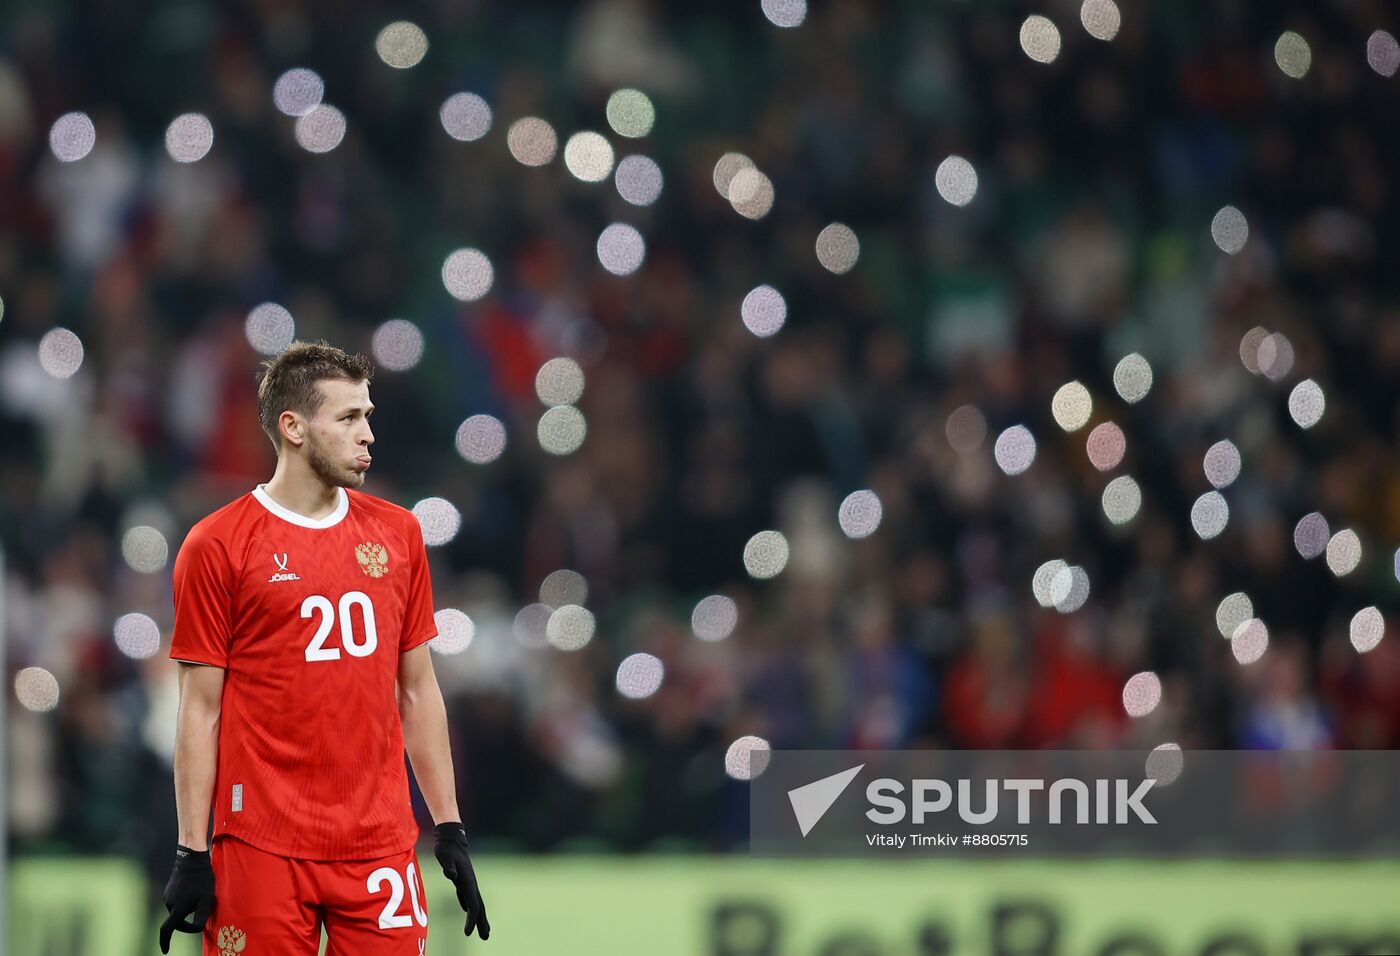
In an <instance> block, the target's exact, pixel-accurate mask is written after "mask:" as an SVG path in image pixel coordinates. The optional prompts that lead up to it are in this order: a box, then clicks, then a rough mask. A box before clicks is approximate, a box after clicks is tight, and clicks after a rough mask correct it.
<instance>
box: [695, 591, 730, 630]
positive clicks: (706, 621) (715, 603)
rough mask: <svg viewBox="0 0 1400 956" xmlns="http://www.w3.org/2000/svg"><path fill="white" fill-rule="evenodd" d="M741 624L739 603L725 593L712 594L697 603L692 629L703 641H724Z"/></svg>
mask: <svg viewBox="0 0 1400 956" xmlns="http://www.w3.org/2000/svg"><path fill="white" fill-rule="evenodd" d="M738 624H739V605H737V604H735V603H734V600H733V598H728V597H725V596H724V595H723V594H711V595H709V596H707V597H703V598H701V599H700V600H699V601H697V602H696V603H695V608H694V609H693V610H692V611H691V612H690V631H691V633H692V634H694V635H695V636H696V637H698V638H699V639H700V640H702V641H710V642H714V641H722V640H724V639H725V638H726V637H728V636H729V635H730V634H733V633H734V628H735V627H736V626H738Z"/></svg>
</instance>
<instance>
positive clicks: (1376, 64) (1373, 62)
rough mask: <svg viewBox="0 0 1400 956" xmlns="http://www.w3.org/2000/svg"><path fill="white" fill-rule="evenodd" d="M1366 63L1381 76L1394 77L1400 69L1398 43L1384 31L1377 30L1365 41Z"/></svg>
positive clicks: (1399, 44)
mask: <svg viewBox="0 0 1400 956" xmlns="http://www.w3.org/2000/svg"><path fill="white" fill-rule="evenodd" d="M1366 62H1367V63H1368V64H1369V65H1370V67H1371V69H1373V70H1375V71H1376V72H1377V73H1379V74H1380V75H1381V76H1394V75H1395V71H1396V70H1397V69H1400V43H1397V42H1396V41H1395V36H1394V35H1393V34H1391V33H1388V32H1386V31H1385V30H1377V31H1376V32H1375V33H1372V34H1371V36H1370V37H1369V38H1368V39H1367V40H1366Z"/></svg>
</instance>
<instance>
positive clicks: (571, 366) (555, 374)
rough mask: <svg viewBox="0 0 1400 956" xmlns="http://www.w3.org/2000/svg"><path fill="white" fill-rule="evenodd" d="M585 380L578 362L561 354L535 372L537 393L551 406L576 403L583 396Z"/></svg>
mask: <svg viewBox="0 0 1400 956" xmlns="http://www.w3.org/2000/svg"><path fill="white" fill-rule="evenodd" d="M585 381H586V380H585V378H584V374H583V368H582V367H581V366H580V365H579V364H578V362H575V361H574V360H573V359H571V358H569V357H567V356H562V355H561V356H559V357H557V358H552V359H550V360H549V361H547V362H545V363H544V364H543V365H541V366H540V370H539V371H538V372H536V373H535V395H536V397H538V398H539V400H540V401H541V402H543V403H544V404H545V405H548V406H549V407H551V408H553V407H554V406H555V405H576V404H578V400H579V399H580V398H582V397H583V389H584V385H585Z"/></svg>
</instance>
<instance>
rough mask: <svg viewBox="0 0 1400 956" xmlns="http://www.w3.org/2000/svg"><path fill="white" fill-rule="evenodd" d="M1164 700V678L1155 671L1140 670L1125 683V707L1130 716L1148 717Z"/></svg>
mask: <svg viewBox="0 0 1400 956" xmlns="http://www.w3.org/2000/svg"><path fill="white" fill-rule="evenodd" d="M1161 702H1162V679H1161V678H1160V677H1158V676H1157V674H1156V672H1154V671H1140V672H1138V673H1136V674H1134V675H1133V676H1132V677H1129V678H1128V680H1127V683H1125V684H1124V685H1123V709H1124V710H1125V711H1127V713H1128V716H1129V717H1146V716H1147V715H1148V714H1150V713H1152V712H1153V711H1154V710H1156V709H1157V705H1158V704H1160V703H1161Z"/></svg>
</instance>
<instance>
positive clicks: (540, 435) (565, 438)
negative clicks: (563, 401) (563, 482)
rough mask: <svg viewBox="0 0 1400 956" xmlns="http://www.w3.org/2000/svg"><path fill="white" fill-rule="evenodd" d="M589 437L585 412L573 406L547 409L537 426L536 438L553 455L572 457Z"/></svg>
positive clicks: (557, 406) (556, 406)
mask: <svg viewBox="0 0 1400 956" xmlns="http://www.w3.org/2000/svg"><path fill="white" fill-rule="evenodd" d="M586 437H588V421H587V420H586V419H585V418H584V417H583V412H581V411H579V410H578V409H577V408H575V407H574V406H572V405H555V406H554V407H552V408H549V409H546V410H545V413H544V414H543V415H541V416H540V420H539V424H538V425H536V426H535V438H536V439H537V440H538V441H539V443H540V447H541V448H542V449H544V450H545V451H546V452H548V453H549V454H551V455H570V454H573V453H574V452H576V451H578V450H579V448H580V447H581V446H582V445H583V440H584V439H585V438H586Z"/></svg>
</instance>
